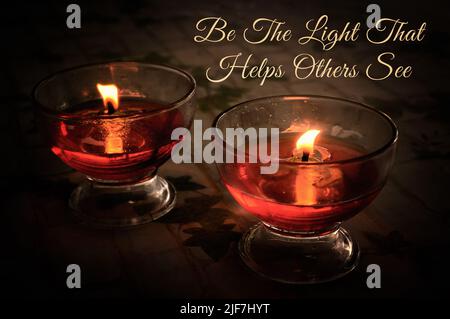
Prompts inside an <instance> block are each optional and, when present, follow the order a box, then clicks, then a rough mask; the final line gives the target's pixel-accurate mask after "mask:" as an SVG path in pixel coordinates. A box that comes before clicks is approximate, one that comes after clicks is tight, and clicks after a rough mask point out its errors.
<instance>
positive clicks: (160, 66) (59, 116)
mask: <svg viewBox="0 0 450 319" xmlns="http://www.w3.org/2000/svg"><path fill="white" fill-rule="evenodd" d="M111 64H123V65H126V64H136V65H143V66H146V67H150V68H153V69H160V70H165V71H168V72H172V73H176V74H178V75H180V76H182V77H184V78H185V79H187V80H188V81H189V83H190V87H189V89H188V90H187V92H186V93H185V94H184V95H183V96H182V97H181V98H179V99H178V100H176V101H174V102H171V103H169V104H166V105H165V106H166V107H165V108H164V109H161V110H157V111H155V110H144V111H142V112H140V113H138V114H136V113H135V114H111V115H106V116H105V115H101V114H100V115H76V114H71V113H66V112H60V111H56V110H54V109H51V108H49V107H48V106H45V105H44V104H42V103H41V102H40V101H39V99H38V97H37V94H38V92H39V89H40V88H41V87H42V86H43V85H44V84H46V83H48V82H49V81H50V80H52V79H55V78H56V77H57V76H60V75H62V74H65V73H68V72H72V71H76V70H81V69H88V68H92V67H95V66H107V65H111ZM196 88H197V83H196V81H195V78H194V77H193V76H192V75H191V74H190V73H188V72H186V71H184V70H182V69H180V68H177V67H173V66H169V65H165V64H155V63H147V62H139V61H132V60H129V61H127V60H125V61H122V60H120V61H109V62H100V63H88V64H82V65H78V66H74V67H70V68H66V69H62V70H60V71H57V72H55V73H52V74H50V75H48V76H46V77H45V78H43V79H41V80H40V81H39V82H38V83H37V84H36V85H35V86H34V87H33V89H32V91H31V99H32V101H33V103H34V105H36V106H37V108H38V110H39V111H41V112H42V113H44V114H45V115H47V116H50V117H54V118H57V119H61V120H69V119H70V120H75V121H76V120H87V119H94V118H95V119H97V118H102V117H103V118H105V117H107V118H109V119H113V118H141V117H147V116H152V115H155V114H159V113H164V112H168V111H171V110H174V109H176V108H178V107H180V106H181V105H183V104H185V103H186V102H187V101H188V100H190V99H191V98H192V97H193V96H194V94H195V90H196ZM125 98H126V97H125ZM68 116H70V118H69V117H68Z"/></svg>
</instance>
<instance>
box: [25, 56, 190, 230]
mask: <svg viewBox="0 0 450 319" xmlns="http://www.w3.org/2000/svg"><path fill="white" fill-rule="evenodd" d="M97 85H99V86H100V87H101V86H103V85H104V87H106V88H108V87H110V86H112V85H114V88H115V92H116V94H117V95H118V96H117V97H116V99H117V101H115V102H116V103H115V105H112V104H111V101H112V100H114V99H112V98H111V97H108V98H107V99H105V97H103V99H102V96H101V95H100V93H102V92H99V88H98V87H97ZM195 87H196V86H195V80H194V79H193V78H192V76H191V75H189V74H188V73H186V72H183V71H181V70H178V69H175V68H172V67H168V66H162V65H154V64H146V63H136V62H112V63H104V64H95V65H87V66H81V67H77V68H73V69H70V70H66V71H63V72H60V73H57V74H54V75H52V76H50V77H48V78H46V79H44V80H42V81H41V82H40V83H39V84H38V85H37V86H36V87H35V89H34V91H33V99H34V103H35V104H36V105H37V108H38V111H39V112H38V124H39V126H40V128H41V131H42V132H43V135H44V137H45V139H46V141H47V142H48V144H49V147H50V149H51V151H52V152H53V153H54V154H55V155H57V156H58V157H59V158H60V159H61V160H62V161H64V162H65V163H66V164H67V165H69V166H70V167H72V168H74V169H75V170H77V171H79V172H81V173H83V174H85V175H86V176H87V181H86V182H84V183H83V184H81V185H80V186H78V187H77V188H76V189H75V190H74V192H73V193H72V195H71V197H70V200H69V204H70V207H71V208H72V210H73V212H74V213H75V215H76V216H77V217H78V218H79V219H81V220H82V221H84V222H87V223H89V224H93V225H97V226H104V227H115V226H125V227H126V226H134V225H140V224H143V223H146V222H150V221H153V220H155V219H157V218H159V217H161V216H163V215H164V214H166V213H167V212H168V211H170V210H171V209H172V208H173V207H174V204H175V189H174V187H173V186H172V185H171V184H170V183H169V182H168V181H167V180H166V179H164V178H162V177H160V176H158V175H157V174H156V173H157V169H158V167H159V166H160V165H162V164H163V163H164V162H165V161H166V160H167V159H168V158H169V157H170V153H171V149H172V147H173V146H174V144H175V143H176V141H172V140H171V133H172V130H173V129H174V128H176V127H186V128H187V127H189V126H190V125H191V122H192V118H193V115H194V111H195V101H194V99H193V97H194V91H195ZM109 92H110V93H111V92H112V93H114V90H113V91H111V90H109ZM112 93H111V94H112ZM102 94H103V93H102Z"/></svg>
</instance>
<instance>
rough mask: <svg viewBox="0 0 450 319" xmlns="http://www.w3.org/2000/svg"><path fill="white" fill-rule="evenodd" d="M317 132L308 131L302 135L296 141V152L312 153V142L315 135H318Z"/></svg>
mask: <svg viewBox="0 0 450 319" xmlns="http://www.w3.org/2000/svg"><path fill="white" fill-rule="evenodd" d="M319 133H320V131H319V130H309V131H306V132H305V133H303V134H302V136H300V137H299V139H298V140H297V143H296V145H295V147H296V151H298V152H300V151H301V152H302V153H303V154H304V153H308V154H309V153H312V151H313V150H314V141H315V140H316V137H317V135H319Z"/></svg>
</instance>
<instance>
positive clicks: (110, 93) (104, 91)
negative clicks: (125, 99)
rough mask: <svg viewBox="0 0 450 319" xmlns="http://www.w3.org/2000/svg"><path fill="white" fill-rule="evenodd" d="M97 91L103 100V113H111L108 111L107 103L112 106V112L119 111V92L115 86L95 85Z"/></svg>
mask: <svg viewBox="0 0 450 319" xmlns="http://www.w3.org/2000/svg"><path fill="white" fill-rule="evenodd" d="M97 90H98V91H99V92H100V95H101V96H102V99H103V106H104V107H105V113H107V114H109V113H111V112H110V110H109V106H108V103H110V104H111V105H112V107H113V108H114V111H117V110H118V109H119V90H118V89H117V86H115V85H114V84H106V85H103V84H100V83H97Z"/></svg>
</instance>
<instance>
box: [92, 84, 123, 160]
mask: <svg viewBox="0 0 450 319" xmlns="http://www.w3.org/2000/svg"><path fill="white" fill-rule="evenodd" d="M97 90H98V91H99V92H100V95H101V96H102V99H103V105H104V107H105V114H112V113H114V112H115V111H117V110H118V109H119V90H118V89H117V86H115V85H114V84H107V85H102V84H100V83H98V84H97ZM111 107H112V109H111ZM103 127H104V130H105V131H106V136H105V153H106V154H120V153H123V151H124V150H123V141H122V138H121V137H120V132H121V130H122V129H123V127H122V124H121V122H119V123H116V122H115V119H111V120H106V122H105V123H104V125H103Z"/></svg>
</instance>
